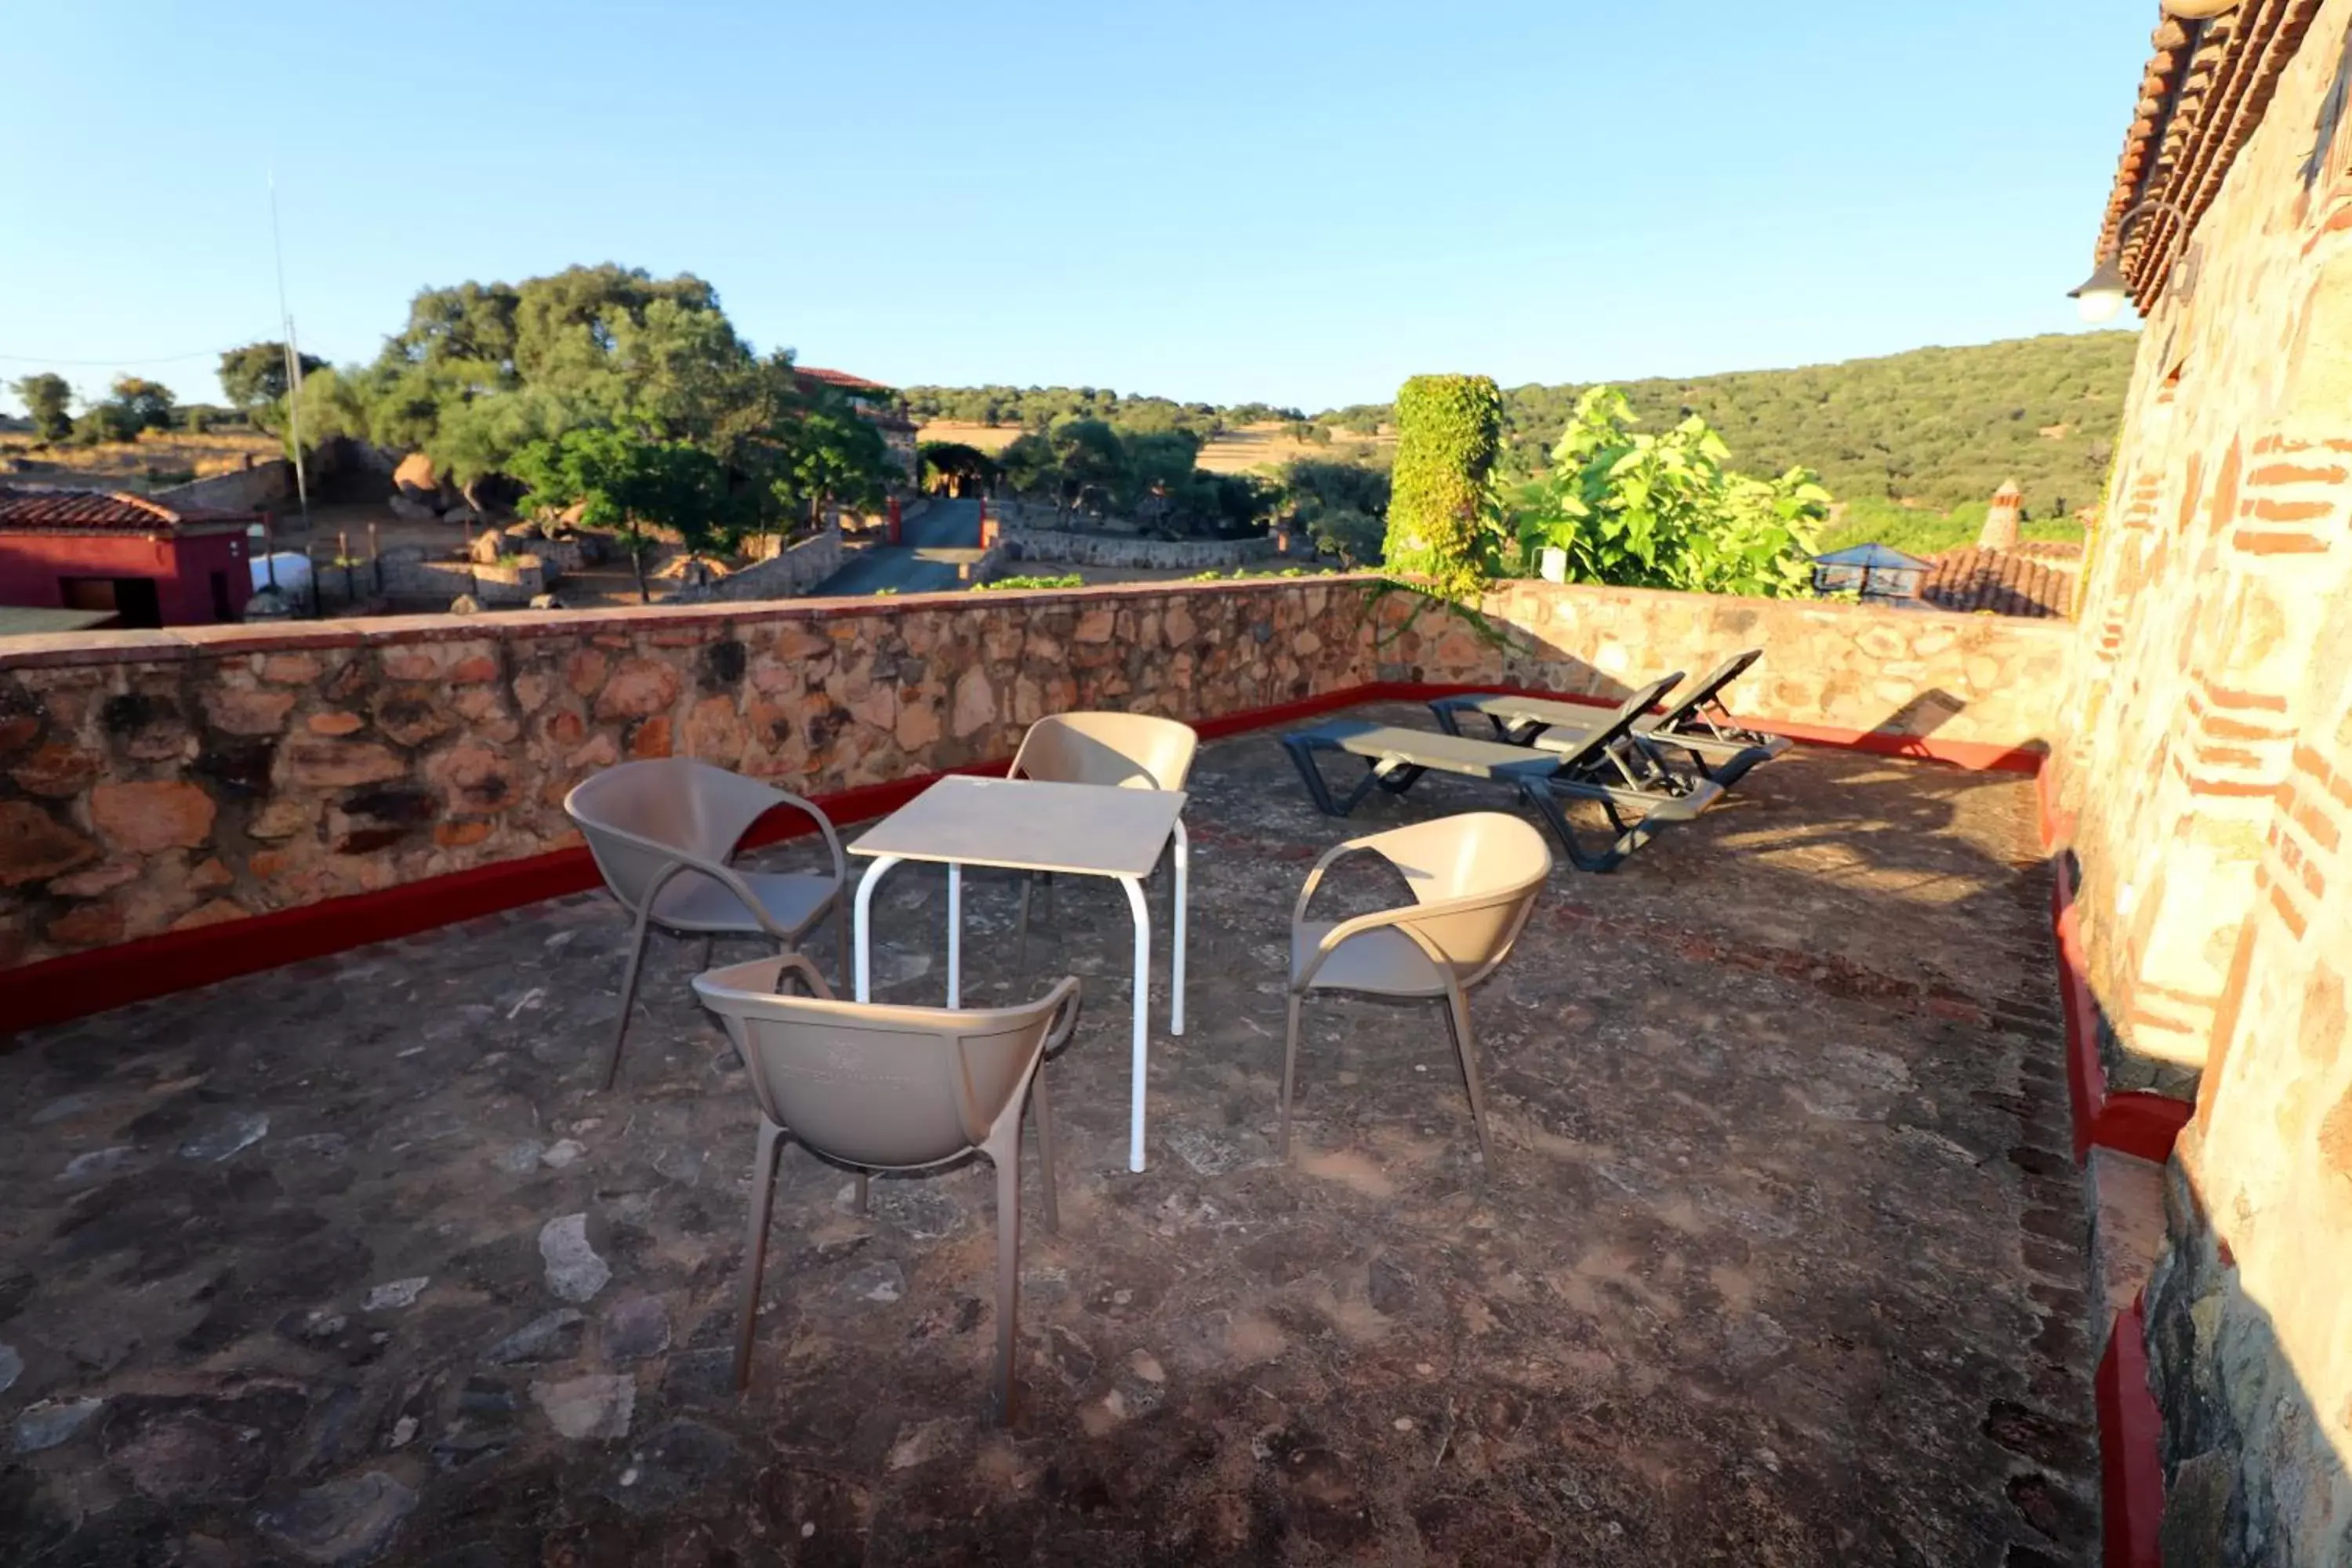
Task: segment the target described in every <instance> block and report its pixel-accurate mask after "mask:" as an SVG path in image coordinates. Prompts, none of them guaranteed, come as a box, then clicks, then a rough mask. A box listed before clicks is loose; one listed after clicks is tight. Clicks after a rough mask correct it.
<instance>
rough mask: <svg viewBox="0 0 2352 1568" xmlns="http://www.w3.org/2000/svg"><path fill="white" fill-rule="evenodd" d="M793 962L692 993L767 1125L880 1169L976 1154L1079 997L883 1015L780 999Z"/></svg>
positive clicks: (738, 970) (719, 979)
mask: <svg viewBox="0 0 2352 1568" xmlns="http://www.w3.org/2000/svg"><path fill="white" fill-rule="evenodd" d="M792 962H793V961H792V960H790V959H786V958H763V959H755V960H753V961H752V962H751V963H737V964H730V965H729V966H728V967H726V968H723V969H714V970H712V971H710V972H709V973H707V974H699V975H697V976H696V977H695V981H694V989H695V992H696V994H698V995H699V996H700V997H701V998H702V1001H703V1005H706V1006H708V1007H709V1008H710V1010H711V1011H712V1012H714V1013H717V1014H718V1015H719V1018H720V1019H721V1020H722V1021H723V1022H724V1023H725V1024H726V1026H727V1033H728V1034H729V1036H730V1037H732V1038H733V1040H734V1042H735V1048H736V1049H737V1050H738V1051H740V1053H741V1054H742V1058H743V1066H744V1068H745V1070H746V1072H747V1073H748V1074H749V1076H750V1078H751V1093H752V1096H753V1097H754V1098H755V1099H756V1100H758V1101H759V1103H760V1109H761V1110H762V1111H764V1112H765V1113H766V1114H767V1117H768V1119H769V1120H770V1121H774V1122H777V1123H779V1124H780V1125H782V1126H783V1127H786V1128H788V1129H790V1130H791V1131H792V1134H793V1137H794V1138H797V1139H799V1140H800V1141H801V1142H803V1143H806V1144H807V1145H808V1146H809V1147H810V1148H812V1149H814V1150H815V1151H816V1152H819V1153H821V1154H830V1155H832V1156H833V1157H834V1158H835V1159H837V1160H842V1161H845V1162H846V1163H850V1164H853V1165H864V1166H868V1167H873V1168H879V1169H902V1168H908V1167H913V1166H920V1165H932V1164H937V1163H940V1161H942V1160H951V1159H953V1158H955V1157H956V1156H957V1155H959V1154H961V1153H963V1152H965V1151H967V1150H970V1149H973V1148H977V1147H978V1146H980V1144H981V1143H982V1141H983V1140H985V1139H986V1138H987V1136H988V1134H989V1130H990V1129H991V1128H992V1127H993V1126H994V1125H995V1124H996V1121H997V1119H998V1118H999V1117H1000V1116H1002V1115H1003V1113H1004V1110H1005V1108H1006V1107H1007V1106H1009V1105H1011V1104H1013V1101H1014V1100H1015V1099H1016V1097H1017V1096H1019V1095H1020V1094H1021V1093H1022V1092H1023V1091H1024V1089H1026V1088H1027V1086H1028V1083H1029V1078H1030V1075H1031V1074H1032V1073H1033V1072H1034V1071H1035V1070H1036V1067H1037V1061H1038V1058H1039V1057H1040V1056H1041V1055H1043V1054H1044V1051H1045V1047H1046V1045H1047V1044H1048V1042H1049V1038H1050V1037H1051V1031H1052V1029H1053V1026H1054V1023H1055V1012H1056V1010H1057V1009H1060V1008H1061V1007H1062V1006H1063V1005H1064V1004H1065V1002H1066V1001H1071V1000H1072V999H1073V998H1075V996H1076V992H1077V986H1078V983H1077V982H1076V980H1074V979H1073V980H1065V981H1063V982H1062V983H1061V984H1059V985H1057V986H1055V988H1054V989H1053V990H1052V991H1050V992H1048V993H1047V994H1045V995H1044V996H1042V997H1040V998H1039V999H1038V1000H1036V1001H1034V1002H1030V1003H1025V1004H1024V1005H1021V1006H1018V1007H992V1008H971V1009H967V1010H962V1011H950V1010H949V1009H947V1008H944V1007H900V1006H886V1005H880V1004H877V1003H863V1002H840V1001H835V1000H832V999H830V998H826V997H819V996H794V995H782V994H778V993H777V984H778V979H779V976H780V975H781V974H782V972H783V971H784V969H785V968H786V967H788V966H789V965H790V964H791V963H792ZM1072 1021H1075V1019H1074V1018H1073V1020H1072ZM1064 1033H1065V1034H1066V1029H1065V1031H1064Z"/></svg>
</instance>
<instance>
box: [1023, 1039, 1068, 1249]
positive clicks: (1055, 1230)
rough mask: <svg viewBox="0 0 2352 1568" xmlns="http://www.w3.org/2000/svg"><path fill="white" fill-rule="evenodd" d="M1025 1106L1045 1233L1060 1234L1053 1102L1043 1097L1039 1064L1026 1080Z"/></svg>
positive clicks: (1060, 1218) (1043, 1077) (1043, 1075)
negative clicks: (1031, 1116) (1031, 1117)
mask: <svg viewBox="0 0 2352 1568" xmlns="http://www.w3.org/2000/svg"><path fill="white" fill-rule="evenodd" d="M1029 1104H1030V1108H1031V1109H1032V1110H1034V1111H1035V1112H1036V1113H1037V1173H1038V1174H1039V1175H1040V1176H1041V1177H1043V1178H1044V1181H1043V1185H1044V1187H1045V1229H1046V1231H1047V1233H1048V1234H1050V1235H1054V1236H1059V1235H1061V1234H1062V1210H1061V1205H1059V1204H1058V1203H1057V1202H1056V1201H1055V1193H1054V1102H1053V1100H1052V1099H1051V1098H1050V1097H1049V1096H1047V1094H1046V1093H1045V1063H1044V1062H1042V1061H1041V1062H1039V1063H1038V1064H1037V1070H1036V1072H1035V1073H1034V1075H1032V1076H1031V1078H1030V1079H1029Z"/></svg>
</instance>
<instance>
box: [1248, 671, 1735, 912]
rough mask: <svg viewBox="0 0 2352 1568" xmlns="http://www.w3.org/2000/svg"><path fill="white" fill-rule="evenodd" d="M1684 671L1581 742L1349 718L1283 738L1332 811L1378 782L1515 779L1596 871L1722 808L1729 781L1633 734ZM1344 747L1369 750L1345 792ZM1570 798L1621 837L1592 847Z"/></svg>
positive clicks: (1573, 852)
mask: <svg viewBox="0 0 2352 1568" xmlns="http://www.w3.org/2000/svg"><path fill="white" fill-rule="evenodd" d="M1681 679H1682V676H1681V674H1680V673H1679V672H1677V673H1676V674H1675V675H1672V676H1669V677H1667V678H1666V679H1664V680H1663V681H1657V682H1654V683H1653V684H1652V685H1651V686H1649V687H1647V688H1645V689H1643V690H1641V691H1638V692H1635V693H1634V694H1633V697H1631V698H1629V699H1628V700H1626V701H1625V702H1624V703H1623V704H1622V706H1621V707H1620V708H1619V709H1618V710H1616V712H1615V713H1613V714H1611V715H1607V716H1606V717H1604V719H1603V720H1602V721H1601V723H1599V724H1596V725H1595V726H1594V727H1593V728H1591V730H1588V731H1585V732H1584V733H1583V734H1582V735H1581V736H1580V737H1578V738H1577V739H1576V742H1575V744H1574V745H1573V746H1572V747H1569V748H1564V749H1562V750H1559V751H1541V750H1537V749H1535V748H1532V747H1527V746H1514V745H1510V744H1508V743H1507V742H1500V741H1479V740H1473V739H1470V738H1469V737H1467V736H1463V735H1444V734H1433V733H1431V732H1430V731H1425V730H1408V729H1405V728H1403V727H1402V726H1400V725H1394V724H1377V723H1373V722H1370V721H1367V720H1360V719H1341V720H1337V721H1333V722H1331V723H1328V724H1318V725H1317V726H1316V727H1315V728H1313V729H1311V730H1300V731H1295V732H1294V733H1291V734H1288V735H1285V736H1284V737H1283V738H1282V743H1283V746H1284V748H1285V749H1286V750H1287V751H1288V752H1289V753H1290V760H1291V762H1292V763H1294V764H1296V765H1297V769H1298V774H1299V777H1300V778H1301V779H1302V780H1304V781H1305V783H1306V784H1307V794H1308V795H1310V796H1312V797H1313V799H1314V801H1315V804H1316V805H1318V807H1320V808H1321V809H1322V810H1323V811H1324V812H1326V813H1327V814H1328V815H1330V816H1347V815H1348V814H1349V813H1350V812H1352V811H1353V810H1355V808H1356V806H1357V805H1358V804H1359V803H1360V802H1361V801H1362V800H1363V798H1364V796H1365V795H1369V794H1370V793H1371V791H1372V790H1373V789H1374V788H1379V789H1382V790H1386V791H1387V792H1388V793H1389V794H1391V795H1403V794H1404V793H1405V792H1406V791H1408V790H1410V789H1411V788H1412V786H1413V785H1414V784H1418V783H1419V782H1420V781H1421V780H1422V778H1423V776H1424V775H1425V774H1428V773H1454V774H1455V775H1457V776H1460V777H1463V778H1476V779H1491V780H1493V781H1495V782H1496V783H1497V784H1509V785H1510V786H1511V787H1512V788H1514V789H1516V790H1517V792H1518V795H1519V798H1520V799H1521V800H1523V801H1525V802H1526V803H1527V804H1528V805H1529V806H1530V807H1532V808H1533V809H1534V811H1535V813H1536V815H1537V816H1538V817H1539V818H1541V819H1542V821H1543V822H1544V824H1545V825H1546V826H1549V828H1550V829H1551V830H1552V833H1553V836H1554V837H1557V838H1558V839H1559V843H1560V847H1562V848H1563V849H1565V850H1566V851H1567V852H1568V858H1569V859H1570V861H1571V862H1572V863H1574V864H1575V865H1576V866H1578V867H1579V868H1581V869H1584V870H1587V871H1607V870H1611V869H1613V868H1615V867H1616V866H1618V865H1619V864H1620V863H1622V861H1623V860H1624V858H1625V857H1627V856H1628V855H1631V854H1632V853H1633V851H1634V850H1636V849H1639V848H1640V847H1642V846H1643V845H1644V844H1646V843H1648V842H1649V841H1650V840H1651V839H1652V838H1654V837H1656V836H1657V833H1658V831H1659V830H1660V829H1662V828H1664V827H1667V826H1672V825H1673V824H1675V823H1678V822H1688V821H1690V820H1692V819H1693V818H1695V817H1696V816H1699V815H1700V814H1701V813H1702V812H1704V811H1706V809H1707V808H1708V807H1709V806H1711V805H1714V804H1715V803H1716V801H1717V799H1719V798H1720V797H1721V796H1722V795H1723V786H1722V785H1721V784H1717V783H1716V782H1715V781H1714V780H1712V779H1706V778H1693V777H1688V776H1685V775H1683V774H1680V773H1674V772H1672V771H1671V770H1669V769H1667V768H1665V767H1664V766H1663V765H1662V764H1660V763H1658V762H1657V760H1656V758H1655V757H1654V756H1651V755H1649V754H1648V753H1646V752H1643V750H1642V749H1641V748H1640V746H1639V744H1638V743H1637V742H1633V741H1632V739H1631V737H1632V733H1633V724H1634V722H1635V721H1636V720H1638V719H1639V718H1640V717H1641V716H1642V715H1643V713H1645V712H1647V711H1648V710H1649V708H1650V706H1651V704H1652V703H1654V702H1655V701H1656V700H1658V698H1659V697H1660V696H1662V695H1664V692H1665V691H1666V690H1667V689H1669V688H1671V687H1672V686H1673V685H1674V684H1675V682H1677V681H1679V680H1681ZM1320 752H1345V753H1347V754H1348V755H1350V756H1354V757H1360V758H1362V759H1363V761H1364V763H1365V764H1366V770H1365V773H1364V776H1363V778H1362V779H1360V780H1359V781H1358V782H1357V784H1356V786H1355V787H1354V788H1353V789H1352V790H1350V791H1349V792H1348V794H1347V795H1345V796H1344V797H1343V796H1338V795H1334V794H1333V793H1332V789H1331V784H1330V783H1329V781H1328V780H1327V779H1326V778H1325V777H1324V776H1323V772H1322V768H1321V765H1320V764H1319V763H1318V760H1317V758H1318V753H1320ZM1563 797H1565V798H1568V799H1575V800H1593V801H1598V802H1600V804H1601V809H1602V810H1603V811H1604V812H1606V813H1607V814H1608V816H1609V821H1610V825H1611V826H1612V827H1613V828H1615V829H1616V833H1617V837H1616V838H1615V840H1614V841H1612V843H1611V844H1610V845H1609V847H1607V848H1605V849H1601V850H1598V851H1595V850H1589V849H1587V848H1586V847H1584V846H1583V845H1582V844H1580V843H1579V842H1578V840H1577V837H1576V833H1575V830H1574V829H1573V828H1572V827H1571V826H1570V825H1569V821H1568V818H1567V816H1565V815H1563V814H1562V813H1561V811H1560V808H1559V802H1560V800H1561V799H1562V798H1563Z"/></svg>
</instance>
